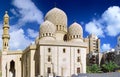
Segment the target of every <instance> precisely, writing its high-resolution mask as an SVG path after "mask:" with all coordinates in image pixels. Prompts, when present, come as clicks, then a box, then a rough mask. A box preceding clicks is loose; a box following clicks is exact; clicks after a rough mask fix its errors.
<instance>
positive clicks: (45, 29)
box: [40, 20, 56, 37]
mask: <svg viewBox="0 0 120 77" xmlns="http://www.w3.org/2000/svg"><path fill="white" fill-rule="evenodd" d="M55 31H56V27H55V25H54V24H53V23H51V22H50V21H48V20H46V21H45V22H43V23H42V24H41V26H40V37H45V36H53V35H54V33H55Z"/></svg>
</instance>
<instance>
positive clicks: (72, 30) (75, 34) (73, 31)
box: [68, 22, 83, 39]
mask: <svg viewBox="0 0 120 77" xmlns="http://www.w3.org/2000/svg"><path fill="white" fill-rule="evenodd" d="M68 35H69V39H73V38H82V36H83V29H82V27H81V25H79V24H78V23H76V22H74V23H73V24H72V25H71V26H70V27H69V31H68Z"/></svg>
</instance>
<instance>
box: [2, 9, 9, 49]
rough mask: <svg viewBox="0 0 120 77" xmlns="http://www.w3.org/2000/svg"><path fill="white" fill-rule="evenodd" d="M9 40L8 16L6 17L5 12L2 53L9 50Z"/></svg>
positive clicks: (6, 13)
mask: <svg viewBox="0 0 120 77" xmlns="http://www.w3.org/2000/svg"><path fill="white" fill-rule="evenodd" d="M9 39H10V35H9V16H8V12H7V11H6V12H5V15H4V22H3V35H2V40H3V44H2V47H3V51H8V49H9Z"/></svg>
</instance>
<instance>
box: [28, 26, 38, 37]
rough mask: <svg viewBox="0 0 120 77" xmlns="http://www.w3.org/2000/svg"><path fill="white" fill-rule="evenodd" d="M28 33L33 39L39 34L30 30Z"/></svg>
mask: <svg viewBox="0 0 120 77" xmlns="http://www.w3.org/2000/svg"><path fill="white" fill-rule="evenodd" d="M27 33H28V36H29V37H31V38H35V37H37V36H38V34H39V33H38V32H37V31H35V30H33V29H30V28H28V29H27Z"/></svg>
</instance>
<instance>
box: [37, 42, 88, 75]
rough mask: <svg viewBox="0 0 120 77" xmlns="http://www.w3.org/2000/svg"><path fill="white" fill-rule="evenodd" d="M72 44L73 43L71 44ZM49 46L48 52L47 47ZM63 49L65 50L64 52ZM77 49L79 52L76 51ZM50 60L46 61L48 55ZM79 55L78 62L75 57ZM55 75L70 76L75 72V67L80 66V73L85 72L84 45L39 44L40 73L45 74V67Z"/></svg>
mask: <svg viewBox="0 0 120 77" xmlns="http://www.w3.org/2000/svg"><path fill="white" fill-rule="evenodd" d="M72 45H73V44H72ZM49 48H50V52H49V51H48V49H49ZM64 49H65V52H64ZM78 49H79V50H80V53H78ZM49 56H50V57H51V61H50V62H48V57H49ZM78 57H80V62H77V58H78ZM48 67H50V68H51V72H52V73H53V72H54V73H55V75H57V76H71V75H72V74H77V68H78V67H80V72H81V73H86V47H85V48H84V47H81V46H75V47H74V46H70V45H66V46H64V45H61V46H60V45H51V46H48V45H47V44H46V45H45V46H44V45H40V67H39V68H40V75H41V76H43V77H45V76H47V75H48V74H47V68H48Z"/></svg>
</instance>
